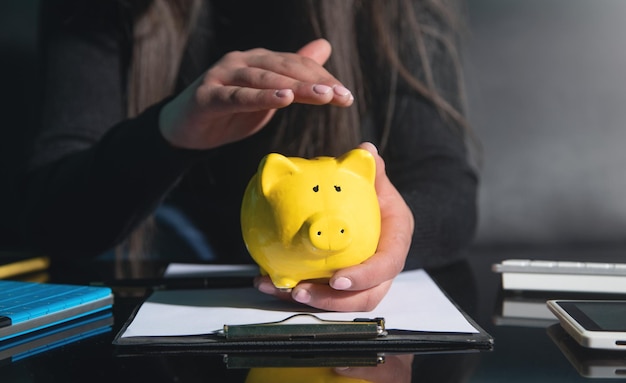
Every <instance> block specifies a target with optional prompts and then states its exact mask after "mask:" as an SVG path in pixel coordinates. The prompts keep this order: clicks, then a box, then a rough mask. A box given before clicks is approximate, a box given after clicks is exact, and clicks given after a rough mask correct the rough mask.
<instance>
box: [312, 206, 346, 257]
mask: <svg viewBox="0 0 626 383" xmlns="http://www.w3.org/2000/svg"><path fill="white" fill-rule="evenodd" d="M308 221H309V224H310V226H309V240H310V241H311V244H312V245H313V247H315V248H316V249H318V250H322V251H330V252H336V251H341V250H343V249H345V248H347V247H348V245H350V243H351V242H352V234H351V232H350V227H349V225H348V223H347V222H346V221H345V220H344V219H342V218H340V217H338V216H333V215H316V216H314V217H311V219H309V220H308Z"/></svg>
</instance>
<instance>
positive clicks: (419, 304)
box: [122, 270, 478, 338]
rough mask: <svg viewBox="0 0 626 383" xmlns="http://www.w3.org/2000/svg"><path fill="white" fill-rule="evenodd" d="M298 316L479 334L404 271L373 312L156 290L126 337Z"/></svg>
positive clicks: (242, 294)
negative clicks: (379, 321)
mask: <svg viewBox="0 0 626 383" xmlns="http://www.w3.org/2000/svg"><path fill="white" fill-rule="evenodd" d="M298 313H313V314H315V315H316V316H317V317H319V318H321V319H326V320H353V319H354V318H374V317H384V318H385V325H386V328H387V329H400V330H413V331H432V332H460V333H478V331H477V330H476V328H474V327H473V326H472V325H471V324H470V323H469V322H468V321H467V319H466V318H465V317H464V316H463V314H462V313H461V312H460V311H459V310H458V309H457V308H456V306H454V304H453V303H452V302H451V301H450V300H449V299H448V298H447V297H446V296H445V295H444V294H443V292H442V291H441V290H440V289H439V287H438V286H437V285H436V284H435V283H434V282H433V280H432V279H431V278H430V276H428V274H427V273H426V272H425V271H423V270H415V271H407V272H403V273H401V274H400V275H398V276H397V277H396V279H395V280H394V282H393V284H392V286H391V289H390V290H389V292H388V293H387V295H386V296H385V298H384V299H383V301H382V302H381V303H380V304H379V305H378V307H377V308H376V309H375V310H373V311H371V312H350V313H338V312H321V311H319V310H315V309H312V308H310V307H307V306H304V305H299V304H295V303H291V302H285V301H282V300H279V299H277V298H275V297H272V296H270V295H266V294H263V293H261V292H259V291H257V290H256V289H254V288H236V289H205V290H169V291H156V292H154V293H153V294H152V295H151V296H150V298H148V300H147V301H146V302H145V303H144V304H143V305H142V306H141V308H140V309H139V311H138V312H137V315H136V316H135V318H134V320H133V321H132V323H131V324H130V326H128V328H127V330H126V332H125V333H124V334H123V335H122V337H123V338H126V337H136V336H175V335H201V334H210V333H214V332H216V331H219V330H222V329H223V327H224V325H225V324H227V325H240V324H252V323H265V322H276V321H280V320H283V319H285V318H287V317H289V316H291V315H294V314H298Z"/></svg>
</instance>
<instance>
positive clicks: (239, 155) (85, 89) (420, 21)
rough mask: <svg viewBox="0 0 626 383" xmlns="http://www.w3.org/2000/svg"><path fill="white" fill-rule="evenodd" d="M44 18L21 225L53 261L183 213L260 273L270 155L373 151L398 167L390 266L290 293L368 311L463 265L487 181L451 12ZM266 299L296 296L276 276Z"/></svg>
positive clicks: (379, 7)
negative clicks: (243, 212) (411, 273)
mask: <svg viewBox="0 0 626 383" xmlns="http://www.w3.org/2000/svg"><path fill="white" fill-rule="evenodd" d="M44 6H45V7H46V9H44V12H43V13H42V14H43V15H44V18H45V23H44V27H43V34H44V36H46V37H45V41H44V43H45V44H44V46H45V48H46V51H45V52H44V56H43V57H44V59H45V69H46V70H45V75H44V79H43V83H44V84H45V97H44V98H45V103H44V109H43V124H42V131H41V134H40V136H39V138H38V139H37V141H36V142H35V146H34V151H33V153H34V155H33V157H32V161H31V165H30V170H29V172H28V173H27V174H26V176H25V182H24V196H25V204H24V206H25V207H26V209H25V212H24V215H23V216H24V222H23V229H24V232H25V234H26V236H27V237H28V238H29V239H30V241H31V242H32V243H33V244H35V245H36V246H38V247H40V248H41V249H42V250H44V251H47V252H48V253H51V254H53V255H56V256H61V255H66V256H89V255H96V254H99V253H102V252H104V251H106V250H108V249H110V248H113V247H115V246H119V245H120V244H123V243H128V241H129V239H131V240H130V242H133V241H132V238H136V237H139V238H140V239H145V238H149V236H147V233H146V232H147V231H148V230H147V229H146V227H147V225H146V224H145V222H146V220H147V219H148V218H149V217H150V216H152V215H154V212H155V210H156V209H157V207H159V206H175V207H176V211H178V212H182V213H183V214H184V219H186V220H189V221H191V222H192V224H193V225H194V227H196V228H198V229H199V230H200V231H201V233H202V235H203V238H202V239H203V240H206V242H208V244H209V246H210V247H211V252H212V253H213V254H215V255H216V257H217V261H218V262H226V263H237V262H249V261H250V259H249V256H248V254H247V252H246V251H245V247H244V246H243V243H242V240H241V234H240V229H239V207H240V203H241V197H242V195H243V190H244V188H245V185H246V183H247V182H248V180H249V179H250V177H251V176H252V174H253V173H254V171H255V170H256V166H257V164H258V162H259V160H260V159H261V158H262V157H263V156H264V155H265V154H267V153H269V152H271V151H278V152H281V153H283V154H285V155H298V156H303V157H313V156H318V155H339V154H341V153H343V152H346V151H347V150H349V149H352V148H354V147H355V146H357V145H358V144H359V143H361V142H363V141H370V142H372V143H374V144H375V145H376V146H377V147H378V148H379V150H380V154H381V155H382V156H383V157H384V158H385V162H383V160H382V158H381V157H380V156H378V155H376V158H377V181H376V188H377V192H378V195H379V201H380V204H381V215H382V233H381V238H380V244H379V248H378V250H377V253H376V254H375V255H374V256H373V257H372V258H370V259H369V260H368V261H366V262H364V263H363V264H362V265H358V266H355V267H352V268H347V269H344V270H340V271H338V272H337V273H336V274H335V275H334V276H333V277H332V278H331V279H330V282H329V284H314V283H309V282H302V283H300V284H299V285H298V286H297V287H296V288H294V289H293V291H291V293H289V295H288V296H286V298H292V299H295V300H297V301H299V302H302V303H305V304H309V305H311V306H314V307H318V308H323V309H329V310H348V311H354V310H370V309H372V308H373V307H375V306H376V304H377V303H378V302H379V301H380V299H382V297H383V296H384V294H385V293H386V291H387V289H388V288H389V286H390V284H391V281H392V280H393V277H395V275H397V273H399V272H400V271H401V270H402V268H403V267H407V268H415V267H432V266H437V265H441V264H445V263H449V262H452V261H454V260H456V259H458V258H459V257H460V254H461V253H462V250H463V248H464V247H465V246H466V245H467V244H468V243H469V241H470V240H471V236H472V233H473V230H474V225H475V188H476V177H475V175H474V173H473V171H472V169H471V168H470V166H469V165H468V162H467V159H466V151H465V146H464V140H465V137H466V134H465V132H464V130H463V127H464V120H463V117H462V114H461V113H460V109H461V101H460V91H459V88H460V85H459V84H460V80H459V76H458V63H457V60H456V55H455V50H454V39H453V35H454V34H453V31H452V30H451V28H452V27H453V24H454V23H453V20H452V18H450V15H451V10H452V8H446V7H444V6H443V5H442V4H439V3H437V2H435V1H423V2H422V1H417V0H415V1H410V0H393V1H390V0H372V1H358V0H354V1H341V2H336V1H332V0H324V1H319V0H315V1H314V0H310V1H293V0H273V1H263V2H258V1H244V0H241V1H233V0H214V1H206V2H202V1H195V0H178V1H163V0H154V1H140V2H128V3H125V2H120V3H116V2H113V1H105V0H100V1H96V2H89V3H85V2H80V1H69V0H66V1H58V2H45V5H44ZM260 47H262V48H260ZM331 49H332V54H331ZM364 147H365V148H367V149H368V150H370V151H372V152H373V153H374V154H376V149H375V148H374V147H373V146H372V145H371V144H364ZM385 169H386V172H385ZM133 233H134V234H133ZM156 238H157V239H158V234H157V235H156ZM407 255H408V257H407ZM257 287H258V288H259V289H260V290H261V291H263V292H266V293H269V294H274V295H279V296H285V295H286V293H284V292H280V291H277V290H276V289H274V288H273V286H272V285H271V283H270V282H269V281H268V280H267V279H263V278H260V279H259V280H258V281H257Z"/></svg>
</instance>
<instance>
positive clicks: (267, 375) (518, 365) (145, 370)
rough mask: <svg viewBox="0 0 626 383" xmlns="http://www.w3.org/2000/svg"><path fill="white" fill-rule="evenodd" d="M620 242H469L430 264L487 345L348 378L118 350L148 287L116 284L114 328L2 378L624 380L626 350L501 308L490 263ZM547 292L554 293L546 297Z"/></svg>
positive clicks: (62, 270) (564, 256)
mask: <svg viewBox="0 0 626 383" xmlns="http://www.w3.org/2000/svg"><path fill="white" fill-rule="evenodd" d="M624 250H626V249H622V248H614V247H609V248H598V247H589V248H572V249H562V248H561V249H542V250H537V249H517V250H511V249H508V250H503V249H499V250H498V249H472V251H471V252H470V254H469V256H468V262H467V263H461V264H458V265H454V266H451V267H448V268H446V269H443V270H437V271H431V276H433V277H434V279H435V280H436V281H437V282H438V283H439V284H440V286H441V287H442V288H443V289H444V290H445V291H446V292H447V293H448V294H449V295H450V296H451V297H452V298H453V299H454V300H455V302H456V303H457V304H458V305H459V306H460V307H461V308H463V310H465V311H466V312H467V313H468V314H469V315H470V316H472V317H473V318H474V319H475V320H476V322H477V323H478V324H479V325H480V326H482V327H483V328H484V329H485V330H486V331H487V332H489V333H490V334H491V335H492V336H493V337H494V339H495V347H494V349H493V350H492V351H482V352H469V353H468V352H463V353H458V352H455V353H438V354H416V355H384V360H385V362H384V363H382V364H378V365H377V366H374V367H352V368H350V369H349V370H345V371H344V372H343V373H344V374H345V376H338V375H336V374H335V373H334V372H333V371H331V370H330V369H328V368H312V367H306V368H303V367H300V368H248V367H237V366H233V365H232V364H233V359H231V360H228V358H225V357H224V356H223V355H198V354H195V355H188V354H181V355H158V354H157V355H144V356H132V357H128V356H119V354H118V353H117V352H116V350H115V348H114V346H113V345H112V344H111V340H112V339H113V337H114V336H115V334H116V333H117V331H118V330H119V329H120V327H121V326H122V325H123V324H124V322H125V321H126V320H127V318H128V317H129V315H130V313H131V312H132V311H133V309H134V308H135V307H136V306H137V305H138V304H139V303H140V302H141V301H142V299H143V298H142V297H143V294H145V293H146V291H145V290H143V289H136V288H133V289H116V290H115V292H116V297H115V305H114V310H113V315H114V325H113V329H112V330H111V331H109V332H107V333H104V334H100V335H96V336H94V337H91V338H88V339H83V340H79V341H77V342H74V343H71V344H67V345H64V346H62V347H59V348H56V349H52V350H49V351H46V352H43V353H39V354H36V355H33V356H30V357H27V358H25V359H22V360H17V361H7V360H5V361H0V382H2V383H5V382H6V383H9V382H99V381H103V382H272V383H283V382H302V383H306V382H316V383H318V382H394V383H400V382H429V381H436V382H461V381H462V382H500V381H506V382H518V381H519V382H522V381H523V382H587V381H590V380H596V379H597V380H598V381H600V380H601V381H607V378H601V377H600V376H604V375H606V374H607V373H609V374H611V375H613V377H612V378H611V380H610V381H619V380H621V379H623V380H625V381H626V352H624V353H623V354H621V353H615V352H613V353H597V352H595V353H594V352H589V351H588V350H587V351H586V350H583V349H581V348H577V347H574V346H576V345H572V344H571V342H570V340H569V338H568V337H567V336H565V335H564V334H563V333H562V331H561V329H560V327H559V326H558V325H555V324H556V320H550V319H548V320H546V319H543V320H536V319H525V320H517V319H515V318H510V317H506V316H503V312H502V302H503V301H504V300H505V299H508V298H511V297H510V296H508V295H505V294H503V293H502V291H501V286H500V276H499V275H498V274H495V273H493V272H492V271H491V265H492V264H494V263H498V262H499V261H501V260H503V259H509V258H528V259H555V260H581V261H601V262H620V258H623V254H624ZM147 269H148V270H149V273H151V274H152V275H158V274H159V273H160V272H162V270H163V265H159V264H150V265H148V266H147ZM113 272H114V265H113V264H110V263H106V262H105V263H94V264H89V263H80V264H79V263H55V264H53V266H52V267H51V269H50V270H49V281H50V282H56V283H89V282H91V281H93V280H99V279H108V278H110V276H111V275H113ZM553 297H555V298H558V296H546V297H544V298H553ZM513 298H514V299H521V298H520V297H513ZM542 299H543V298H542ZM337 357H338V358H343V357H350V356H348V355H339V356H337ZM607 371H608V372H607ZM622 374H624V375H622ZM590 376H596V377H595V378H594V377H590ZM621 376H623V378H621Z"/></svg>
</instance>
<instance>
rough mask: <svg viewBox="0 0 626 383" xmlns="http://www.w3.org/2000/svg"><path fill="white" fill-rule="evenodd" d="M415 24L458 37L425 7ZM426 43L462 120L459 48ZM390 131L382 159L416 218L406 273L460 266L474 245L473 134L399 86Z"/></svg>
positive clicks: (441, 87) (439, 81)
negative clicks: (469, 146)
mask: <svg viewBox="0 0 626 383" xmlns="http://www.w3.org/2000/svg"><path fill="white" fill-rule="evenodd" d="M456 6H457V7H460V6H461V5H460V4H456ZM417 17H418V18H419V19H420V22H421V23H422V25H427V26H429V27H430V28H431V29H434V30H439V31H441V33H442V34H443V35H449V36H454V35H455V34H454V33H453V32H452V30H451V29H449V28H450V27H449V26H447V25H446V24H444V23H441V22H439V21H438V20H439V19H438V18H437V15H436V13H434V12H433V11H432V10H431V9H430V8H428V7H422V8H419V9H418V13H417ZM408 35H409V34H408V32H407V33H406V34H405V38H406V37H407V36H408ZM424 39H425V40H424V46H425V52H426V55H427V59H428V62H429V63H430V67H431V70H432V78H433V84H434V86H435V87H436V90H437V93H438V94H439V95H440V96H441V97H442V98H443V99H444V100H447V102H448V103H450V105H452V106H453V107H454V108H455V109H456V110H457V111H459V112H460V113H462V112H463V106H462V104H463V103H462V101H461V97H462V96H461V89H462V88H463V87H462V85H461V82H462V76H461V75H460V70H461V69H462V68H461V67H460V66H461V65H462V63H461V62H460V57H459V56H458V52H459V51H460V47H459V46H456V45H458V44H459V43H461V42H462V41H461V40H458V39H452V38H451V39H450V40H449V41H450V42H452V41H454V43H455V47H454V48H450V47H449V46H447V45H446V44H444V43H443V42H442V41H441V40H440V39H438V38H437V37H436V36H431V35H429V34H425V37H424ZM405 54H406V55H407V56H408V57H407V62H413V63H414V64H413V65H412V66H410V68H413V71H414V74H415V75H416V76H417V77H419V78H423V76H425V75H424V73H425V70H424V69H423V66H422V64H421V61H420V60H419V58H417V57H413V56H412V55H413V53H412V51H410V50H408V51H407V52H405ZM392 127H393V129H391V130H390V133H389V138H388V142H387V146H386V149H385V152H384V153H383V157H384V158H385V160H386V164H387V171H388V174H389V178H390V179H391V181H392V182H393V183H394V185H395V186H396V187H397V188H398V190H399V191H400V193H401V194H402V196H403V197H404V199H405V201H406V202H407V204H408V205H409V207H410V208H411V211H412V212H413V216H414V218H415V229H414V234H413V241H412V245H411V249H410V251H409V256H408V258H407V262H406V267H407V268H416V267H426V268H429V267H440V266H443V265H447V264H449V263H451V262H454V261H456V260H459V259H460V258H462V257H463V256H464V251H465V250H466V249H467V247H468V246H469V245H470V243H471V241H472V239H473V236H474V232H475V228H476V222H477V206H476V196H477V184H478V176H477V173H476V171H475V169H474V168H473V166H472V165H471V164H470V161H469V157H468V152H467V146H466V141H469V140H467V138H468V137H470V136H471V132H469V131H467V130H466V128H461V127H460V124H459V123H458V122H457V121H454V120H453V119H452V118H451V117H449V116H447V115H445V114H444V113H442V112H440V111H438V109H437V108H436V107H435V106H434V105H433V103H432V102H430V101H426V100H425V99H424V98H422V97H419V96H416V95H415V92H412V91H411V88H410V87H409V86H408V85H407V84H405V83H403V82H402V81H399V91H398V93H397V102H396V105H395V113H394V115H393V119H392ZM467 129H470V128H467Z"/></svg>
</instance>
